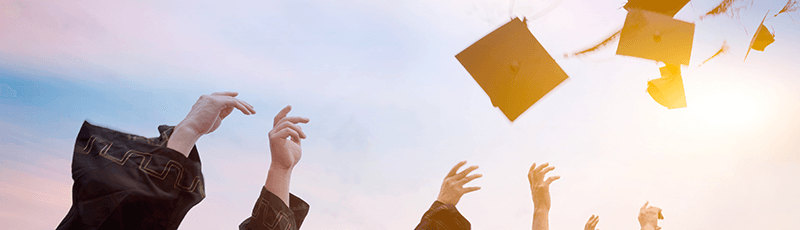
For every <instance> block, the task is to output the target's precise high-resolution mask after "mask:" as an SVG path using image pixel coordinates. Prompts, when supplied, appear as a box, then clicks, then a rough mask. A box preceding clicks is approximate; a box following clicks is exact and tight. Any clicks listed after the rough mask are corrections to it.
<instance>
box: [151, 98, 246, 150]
mask: <svg viewBox="0 0 800 230" xmlns="http://www.w3.org/2000/svg"><path fill="white" fill-rule="evenodd" d="M237 95H239V93H237V92H218V93H212V94H211V95H203V96H200V98H199V99H197V102H195V103H194V105H192V110H190V111H189V114H188V115H186V118H184V119H183V121H181V122H180V123H178V125H176V126H175V130H174V132H173V134H172V136H170V140H169V142H168V143H167V147H168V148H171V149H174V150H176V151H178V152H180V153H182V154H184V155H185V156H188V155H189V151H191V150H192V146H194V144H195V142H197V140H198V139H199V138H200V136H202V135H205V134H208V133H211V132H214V130H217V128H218V127H219V125H220V124H221V123H222V119H225V117H227V116H228V115H230V114H231V112H233V109H234V108H235V109H238V110H240V111H242V113H244V114H246V115H250V114H255V113H256V111H255V110H254V109H253V106H252V105H250V104H248V103H247V102H245V101H242V100H239V99H236V98H234V97H236V96H237Z"/></svg>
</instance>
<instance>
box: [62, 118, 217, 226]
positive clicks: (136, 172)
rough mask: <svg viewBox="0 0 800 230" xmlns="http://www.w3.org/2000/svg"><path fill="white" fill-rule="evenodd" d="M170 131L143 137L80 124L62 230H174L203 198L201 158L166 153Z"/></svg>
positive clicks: (165, 129)
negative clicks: (68, 203)
mask: <svg viewBox="0 0 800 230" xmlns="http://www.w3.org/2000/svg"><path fill="white" fill-rule="evenodd" d="M173 128H174V127H172V126H166V125H162V126H159V127H158V129H159V133H161V136H160V137H155V138H145V137H142V136H137V135H133V134H128V133H123V132H119V131H116V130H112V129H108V128H104V127H99V126H95V125H92V124H90V123H89V122H84V123H83V126H82V127H81V130H80V132H79V133H78V137H77V138H76V140H75V149H74V151H73V155H72V179H73V181H74V183H73V185H72V206H71V207H70V210H69V211H68V213H67V215H66V217H64V219H63V220H62V221H61V223H60V224H59V225H58V226H57V227H56V229H58V230H62V229H115V230H116V229H123V230H124V229H177V228H178V225H180V223H181V221H182V220H183V218H184V216H185V215H186V213H187V212H188V211H189V209H191V208H192V207H193V206H195V205H197V204H198V203H200V201H201V200H202V199H203V198H205V192H204V185H203V184H204V183H203V174H202V170H201V167H200V157H199V155H198V153H197V149H196V148H194V147H193V148H192V150H191V153H190V154H189V156H188V157H186V156H184V155H183V154H181V153H179V152H177V151H175V150H173V149H169V148H167V147H166V146H167V141H168V140H169V136H170V135H171V134H172V131H173Z"/></svg>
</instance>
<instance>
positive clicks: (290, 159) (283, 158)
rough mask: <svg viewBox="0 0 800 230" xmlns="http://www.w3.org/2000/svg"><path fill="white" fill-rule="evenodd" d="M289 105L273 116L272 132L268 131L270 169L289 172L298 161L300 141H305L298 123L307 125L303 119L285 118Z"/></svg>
mask: <svg viewBox="0 0 800 230" xmlns="http://www.w3.org/2000/svg"><path fill="white" fill-rule="evenodd" d="M291 110H292V106H291V105H287V106H286V107H285V108H283V110H281V111H280V112H278V115H275V120H274V122H273V124H272V130H271V131H269V149H270V151H271V152H272V167H278V168H279V169H284V170H291V169H293V168H294V166H295V165H296V164H297V162H298V161H300V157H301V156H302V155H303V154H302V149H301V148H300V139H305V138H306V134H305V133H303V129H302V128H300V126H298V125H297V124H298V123H308V121H309V120H308V118H305V117H287V116H286V115H287V114H289V111H291Z"/></svg>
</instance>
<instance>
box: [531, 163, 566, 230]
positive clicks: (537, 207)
mask: <svg viewBox="0 0 800 230" xmlns="http://www.w3.org/2000/svg"><path fill="white" fill-rule="evenodd" d="M547 166H548V163H544V164H541V165H539V166H538V167H537V166H536V163H534V164H533V165H531V168H530V169H529V170H528V182H530V184H531V195H532V196H533V223H532V226H531V229H533V230H548V229H550V224H549V223H548V213H549V212H550V183H552V182H553V181H555V180H557V179H558V178H561V177H560V176H551V177H548V178H547V180H544V177H545V174H547V172H550V171H552V170H553V169H555V167H552V166H550V167H547Z"/></svg>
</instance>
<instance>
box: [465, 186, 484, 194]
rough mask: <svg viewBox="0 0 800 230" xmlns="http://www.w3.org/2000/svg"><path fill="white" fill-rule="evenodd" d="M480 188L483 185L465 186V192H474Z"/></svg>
mask: <svg viewBox="0 0 800 230" xmlns="http://www.w3.org/2000/svg"><path fill="white" fill-rule="evenodd" d="M480 189H481V187H478V186H475V187H466V188H464V194H467V193H471V192H474V191H478V190H480Z"/></svg>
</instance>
